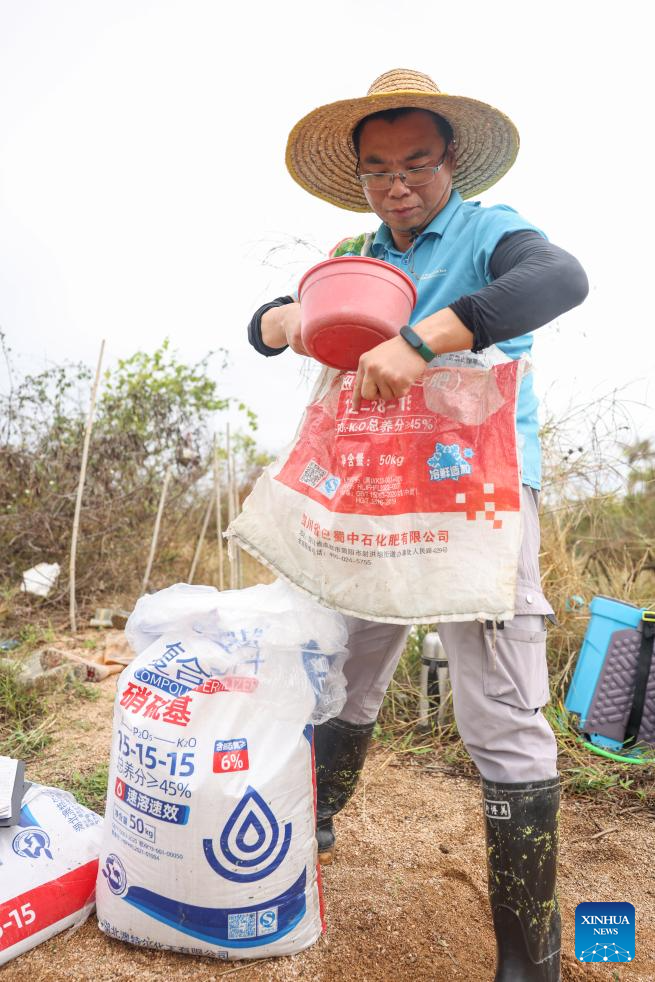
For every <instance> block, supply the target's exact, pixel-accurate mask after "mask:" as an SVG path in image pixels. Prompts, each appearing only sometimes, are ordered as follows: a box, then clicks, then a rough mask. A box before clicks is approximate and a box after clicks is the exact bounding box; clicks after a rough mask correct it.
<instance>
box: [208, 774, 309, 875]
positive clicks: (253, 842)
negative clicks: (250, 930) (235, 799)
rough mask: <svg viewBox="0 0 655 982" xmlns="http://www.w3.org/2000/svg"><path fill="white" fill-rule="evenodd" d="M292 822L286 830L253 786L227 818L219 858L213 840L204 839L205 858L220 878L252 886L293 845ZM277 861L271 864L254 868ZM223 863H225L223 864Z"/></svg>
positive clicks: (221, 838) (270, 871)
mask: <svg viewBox="0 0 655 982" xmlns="http://www.w3.org/2000/svg"><path fill="white" fill-rule="evenodd" d="M291 830H292V829H291V822H285V824H284V831H283V832H282V831H281V830H280V825H279V823H278V821H277V819H276V818H275V815H274V814H273V812H272V810H271V808H270V807H269V805H268V804H267V803H266V801H264V799H263V798H262V796H261V795H260V794H259V793H258V792H257V791H256V790H255V789H254V788H253V787H251V786H250V785H248V787H247V788H246V792H245V794H244V796H243V798H242V799H241V801H239V803H238V804H237V806H236V808H235V809H234V811H233V812H232V814H231V815H230V816H229V817H228V820H227V821H226V823H225V826H224V828H223V831H222V832H221V836H220V839H219V845H220V857H221V858H220V859H219V857H218V856H217V855H216V852H215V851H214V843H213V840H212V839H203V842H202V845H203V849H204V852H205V858H206V860H207V862H208V863H209V865H210V866H211V868H212V869H213V870H214V872H215V873H217V874H218V875H219V876H223V877H225V879H227V880H233V881H234V882H236V883H252V882H254V881H255V880H262V879H264V877H266V876H269V875H270V874H271V873H272V872H273V871H274V870H276V869H277V867H278V866H279V865H280V863H281V862H282V860H283V859H284V857H285V856H286V854H287V852H288V851H289V846H290V844H291ZM271 856H273V857H274V858H273V859H272V860H271V862H270V863H268V865H266V866H264V867H263V868H261V869H255V867H257V866H261V865H262V863H266V861H267V860H268V859H270V857H271ZM221 860H223V861H221Z"/></svg>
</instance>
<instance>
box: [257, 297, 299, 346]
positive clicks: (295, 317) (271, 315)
mask: <svg viewBox="0 0 655 982" xmlns="http://www.w3.org/2000/svg"><path fill="white" fill-rule="evenodd" d="M261 326H262V341H263V342H264V344H266V345H268V347H269V348H283V347H284V346H285V344H288V345H289V347H290V348H291V350H292V351H295V352H296V354H297V355H307V354H308V352H307V351H306V350H305V347H304V345H303V343H302V341H301V338H300V304H299V303H287V304H284V306H283V307H272V308H271V309H270V310H267V311H266V313H265V314H264V315H263V316H262V319H261Z"/></svg>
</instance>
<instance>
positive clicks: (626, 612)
mask: <svg viewBox="0 0 655 982" xmlns="http://www.w3.org/2000/svg"><path fill="white" fill-rule="evenodd" d="M645 609H646V608H644V607H635V605H634V604H628V603H624V602H623V601H621V600H613V599H612V598H611V597H594V598H593V600H592V601H591V603H590V604H589V610H590V612H591V617H590V620H589V625H588V627H587V632H586V634H585V636H584V640H583V642H582V647H581V649H580V654H579V655H578V661H577V664H576V668H575V672H574V674H573V679H572V680H571V685H570V686H569V691H568V692H567V694H566V699H565V700H564V706H565V708H566V709H567V710H568V711H569V712H571V713H577V714H578V716H579V717H580V729H581V730H583V731H585V732H587V728H586V717H587V714H588V712H589V709H590V707H591V703H592V700H593V697H594V692H595V691H596V686H597V684H598V679H599V677H600V673H601V669H602V667H603V663H604V661H605V656H606V654H607V652H608V650H609V648H610V645H611V642H612V636H613V635H614V634H615V632H616V631H624V630H625V629H626V628H630V627H631V628H634V629H635V630H638V629H639V625H640V624H641V622H642V619H643V613H644V610H645ZM589 738H590V740H591V742H592V743H593V744H595V745H596V746H597V747H604V748H606V749H607V750H621V749H622V747H623V744H622V743H621V742H620V741H618V740H612V739H611V738H610V737H605V736H603V735H602V734H600V733H590V734H589Z"/></svg>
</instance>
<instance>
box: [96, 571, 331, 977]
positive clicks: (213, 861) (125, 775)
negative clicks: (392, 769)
mask: <svg viewBox="0 0 655 982" xmlns="http://www.w3.org/2000/svg"><path fill="white" fill-rule="evenodd" d="M126 633H127V635H128V639H129V641H130V643H131V644H132V646H133V647H134V648H135V649H136V650H137V652H139V653H138V654H137V657H136V658H135V659H134V661H133V662H132V663H131V664H130V665H129V667H128V668H126V670H125V671H124V672H123V674H122V675H121V677H120V679H119V684H118V691H117V696H116V704H115V710H114V736H113V746H112V753H111V765H110V772H109V787H108V794H107V811H106V815H105V825H104V834H103V843H102V851H101V854H100V864H99V870H98V884H97V910H98V921H99V924H100V928H101V929H102V930H103V931H105V932H106V933H107V934H109V935H111V936H112V937H114V938H118V939H120V940H123V941H128V942H131V943H132V944H138V945H144V946H147V947H150V948H168V949H172V950H174V951H179V952H186V953H190V954H196V955H213V956H215V957H217V958H225V959H227V958H266V957H269V956H270V955H287V954H293V953H294V952H297V951H300V950H301V949H303V948H306V947H307V946H308V945H310V944H312V943H313V942H314V941H316V939H317V938H318V937H319V935H320V933H321V930H322V927H323V917H322V902H321V885H320V871H319V869H318V867H317V848H316V840H315V836H314V828H315V804H314V800H315V791H314V783H313V755H312V736H313V727H312V725H311V724H312V723H319V722H322V721H324V720H325V719H326V718H327V717H329V716H332V715H336V714H338V713H339V711H340V710H341V708H342V706H343V704H344V701H345V680H344V677H343V674H342V672H341V665H342V663H343V660H344V658H345V647H344V645H345V641H346V628H345V624H344V621H343V618H342V617H341V616H340V615H339V614H337V613H335V612H333V611H328V610H325V609H324V608H321V607H319V606H318V605H317V604H315V603H314V602H313V601H311V600H308V599H307V598H306V597H303V596H302V595H301V594H299V593H298V591H295V590H292V589H291V588H290V587H288V586H287V585H286V584H285V583H282V582H278V583H275V584H272V585H270V586H256V587H251V588H250V589H247V590H238V591H237V590H235V591H226V592H223V593H219V592H218V591H217V590H215V589H214V588H213V587H193V586H188V585H186V584H178V585H177V586H175V587H169V588H168V589H167V590H162V591H161V592H160V593H157V594H153V595H152V596H147V597H142V598H141V600H140V601H139V602H138V604H137V607H136V609H135V611H134V613H133V614H132V616H131V618H130V620H129V621H128V624H127V628H126Z"/></svg>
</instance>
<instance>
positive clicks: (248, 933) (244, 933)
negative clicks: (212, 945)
mask: <svg viewBox="0 0 655 982" xmlns="http://www.w3.org/2000/svg"><path fill="white" fill-rule="evenodd" d="M256 934H257V913H256V911H254V910H249V911H247V912H246V913H245V914H228V915H227V937H228V940H229V941H236V940H237V939H238V938H254V937H255V936H256Z"/></svg>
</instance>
